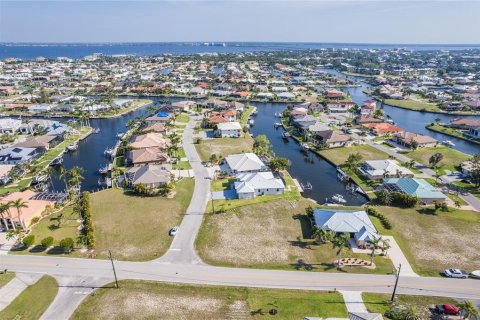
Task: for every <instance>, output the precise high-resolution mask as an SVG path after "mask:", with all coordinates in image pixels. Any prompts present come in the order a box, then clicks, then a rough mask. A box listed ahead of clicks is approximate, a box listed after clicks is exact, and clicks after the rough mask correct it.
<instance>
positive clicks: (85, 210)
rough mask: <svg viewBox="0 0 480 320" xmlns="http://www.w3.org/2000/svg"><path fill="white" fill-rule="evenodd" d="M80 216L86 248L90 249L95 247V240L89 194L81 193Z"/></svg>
mask: <svg viewBox="0 0 480 320" xmlns="http://www.w3.org/2000/svg"><path fill="white" fill-rule="evenodd" d="M80 214H81V215H82V218H83V226H84V228H83V232H84V235H85V238H84V239H85V241H86V245H87V246H88V248H90V249H92V248H93V247H94V246H95V238H94V235H93V223H92V210H91V208H90V193H88V192H87V191H84V192H82V196H81V197H80Z"/></svg>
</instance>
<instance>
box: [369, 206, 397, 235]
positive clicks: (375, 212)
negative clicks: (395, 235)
mask: <svg viewBox="0 0 480 320" xmlns="http://www.w3.org/2000/svg"><path fill="white" fill-rule="evenodd" d="M366 210H367V213H368V214H369V215H371V216H372V217H375V218H377V219H378V220H380V223H381V224H382V226H383V227H384V228H385V229H387V230H390V229H392V223H391V222H390V220H388V218H387V217H385V216H384V215H383V214H382V213H381V212H379V211H378V210H377V209H375V208H372V207H367V208H366Z"/></svg>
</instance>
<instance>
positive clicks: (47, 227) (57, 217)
mask: <svg viewBox="0 0 480 320" xmlns="http://www.w3.org/2000/svg"><path fill="white" fill-rule="evenodd" d="M78 218H79V216H78V214H75V213H73V208H72V207H71V206H68V207H66V208H65V209H63V210H61V211H59V212H57V213H52V214H50V215H48V216H46V217H44V218H43V219H42V220H40V221H39V222H38V223H37V224H36V225H35V226H33V227H32V231H31V232H30V234H32V235H34V236H35V244H36V245H38V246H35V247H33V248H32V249H30V251H27V250H24V251H11V253H16V254H17V253H18V254H23V253H35V254H55V253H61V252H62V250H57V249H56V248H52V249H51V250H50V251H46V250H45V248H43V247H42V246H40V243H41V241H42V239H44V238H46V237H53V239H54V242H53V245H54V246H56V245H58V244H59V242H60V240H62V239H64V238H72V239H73V240H75V239H76V238H77V236H78V227H79V226H80V224H81V223H80V221H78Z"/></svg>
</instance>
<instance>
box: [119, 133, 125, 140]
mask: <svg viewBox="0 0 480 320" xmlns="http://www.w3.org/2000/svg"><path fill="white" fill-rule="evenodd" d="M124 135H125V133H124V132H118V133H117V138H118V139H122V138H123V136H124Z"/></svg>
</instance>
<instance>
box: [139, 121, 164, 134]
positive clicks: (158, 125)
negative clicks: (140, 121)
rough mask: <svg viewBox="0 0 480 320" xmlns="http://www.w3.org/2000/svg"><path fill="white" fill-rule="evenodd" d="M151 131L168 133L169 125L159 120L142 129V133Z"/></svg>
mask: <svg viewBox="0 0 480 320" xmlns="http://www.w3.org/2000/svg"><path fill="white" fill-rule="evenodd" d="M149 132H155V133H161V134H166V133H167V127H166V126H165V124H163V123H160V122H157V123H154V124H150V125H147V126H146V127H145V128H143V129H142V133H149Z"/></svg>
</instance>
